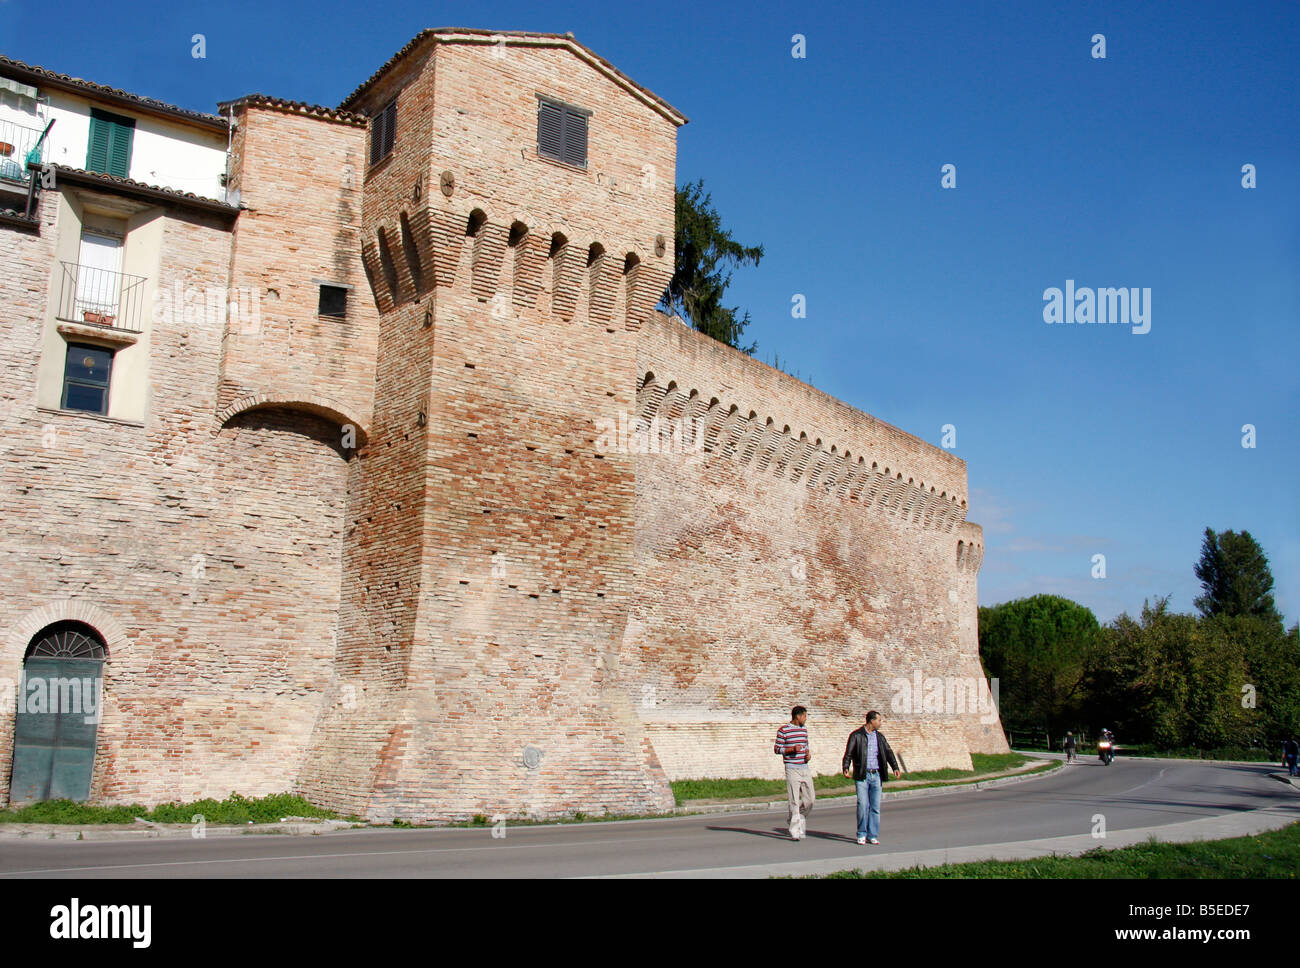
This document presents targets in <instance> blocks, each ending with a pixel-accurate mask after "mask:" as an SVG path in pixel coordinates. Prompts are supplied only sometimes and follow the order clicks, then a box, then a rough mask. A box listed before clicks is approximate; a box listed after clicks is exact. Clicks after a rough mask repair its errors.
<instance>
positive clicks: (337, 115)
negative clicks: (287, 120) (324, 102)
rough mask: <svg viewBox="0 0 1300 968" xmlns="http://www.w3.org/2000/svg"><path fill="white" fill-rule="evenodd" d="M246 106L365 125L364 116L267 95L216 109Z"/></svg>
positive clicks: (219, 105) (244, 97)
mask: <svg viewBox="0 0 1300 968" xmlns="http://www.w3.org/2000/svg"><path fill="white" fill-rule="evenodd" d="M246 104H248V105H256V106H258V107H266V108H272V109H274V110H276V111H284V112H286V113H288V114H304V115H307V116H308V117H313V118H323V119H325V120H326V121H337V122H339V123H340V124H352V125H358V126H360V127H365V125H366V116H365V115H364V114H353V113H352V112H351V111H343V110H340V109H339V108H327V107H322V106H321V105H319V104H307V103H306V102H305V101H289V100H286V99H284V98H282V97H272V96H271V95H269V94H245V95H244V96H243V97H241V98H236V99H235V100H233V101H222V102H221V103H220V104H218V105H217V107H219V108H221V109H222V110H225V109H226V108H229V107H240V106H241V105H246Z"/></svg>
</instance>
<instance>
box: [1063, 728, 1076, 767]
mask: <svg viewBox="0 0 1300 968" xmlns="http://www.w3.org/2000/svg"><path fill="white" fill-rule="evenodd" d="M1061 746H1062V747H1063V748H1064V749H1065V762H1067V763H1069V762H1070V760H1072V759H1074V753H1075V750H1076V749H1077V747H1076V745H1075V742H1074V733H1073V732H1068V733H1066V734H1065V740H1064V742H1062V743H1061Z"/></svg>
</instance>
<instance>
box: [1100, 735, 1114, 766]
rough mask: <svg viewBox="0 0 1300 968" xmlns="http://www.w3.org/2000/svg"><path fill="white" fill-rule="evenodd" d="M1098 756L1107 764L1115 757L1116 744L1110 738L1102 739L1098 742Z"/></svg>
mask: <svg viewBox="0 0 1300 968" xmlns="http://www.w3.org/2000/svg"><path fill="white" fill-rule="evenodd" d="M1097 758H1098V759H1100V760H1101V761H1102V762H1103V763H1105V764H1106V765H1107V766H1110V764H1111V762H1112V761H1113V760H1114V759H1115V745H1114V743H1112V742H1111V741H1110V740H1108V739H1103V740H1100V741H1099V742H1098V743H1097Z"/></svg>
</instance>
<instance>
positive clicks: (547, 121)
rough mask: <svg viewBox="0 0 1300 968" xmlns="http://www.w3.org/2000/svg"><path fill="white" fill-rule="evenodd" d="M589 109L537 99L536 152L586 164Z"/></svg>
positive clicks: (569, 162)
mask: <svg viewBox="0 0 1300 968" xmlns="http://www.w3.org/2000/svg"><path fill="white" fill-rule="evenodd" d="M590 115H591V112H590V111H588V110H586V109H584V108H578V107H574V106H573V105H571V104H564V103H562V102H560V101H548V100H547V99H546V98H538V99H537V153H538V154H539V155H542V156H543V157H545V158H554V159H555V160H556V161H562V162H564V163H565V164H566V165H576V166H577V167H579V168H586V167H587V118H588V117H589V116H590Z"/></svg>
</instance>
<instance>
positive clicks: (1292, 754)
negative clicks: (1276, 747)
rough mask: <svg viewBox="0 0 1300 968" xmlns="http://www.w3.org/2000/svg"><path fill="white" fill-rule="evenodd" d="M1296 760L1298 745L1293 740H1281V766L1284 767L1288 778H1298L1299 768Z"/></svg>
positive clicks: (1299, 749) (1298, 752) (1298, 753)
mask: <svg viewBox="0 0 1300 968" xmlns="http://www.w3.org/2000/svg"><path fill="white" fill-rule="evenodd" d="M1298 759H1300V743H1297V742H1296V741H1295V740H1293V739H1288V740H1283V742H1282V765H1283V766H1285V767H1286V769H1287V775H1288V776H1300V767H1298V766H1297V762H1296V761H1297V760H1298Z"/></svg>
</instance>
